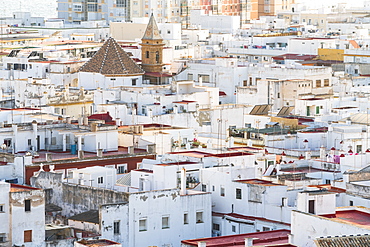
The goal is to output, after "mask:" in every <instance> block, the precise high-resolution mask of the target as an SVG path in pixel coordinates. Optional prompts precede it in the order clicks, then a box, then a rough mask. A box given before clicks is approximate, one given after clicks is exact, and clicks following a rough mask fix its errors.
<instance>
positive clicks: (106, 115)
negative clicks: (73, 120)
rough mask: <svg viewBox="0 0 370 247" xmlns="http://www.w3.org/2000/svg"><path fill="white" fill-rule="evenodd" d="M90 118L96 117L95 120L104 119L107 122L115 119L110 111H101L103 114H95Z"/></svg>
mask: <svg viewBox="0 0 370 247" xmlns="http://www.w3.org/2000/svg"><path fill="white" fill-rule="evenodd" d="M88 119H94V120H104V121H105V123H109V122H112V121H113V118H112V117H111V116H110V115H109V112H107V113H101V114H93V115H91V116H90V117H88Z"/></svg>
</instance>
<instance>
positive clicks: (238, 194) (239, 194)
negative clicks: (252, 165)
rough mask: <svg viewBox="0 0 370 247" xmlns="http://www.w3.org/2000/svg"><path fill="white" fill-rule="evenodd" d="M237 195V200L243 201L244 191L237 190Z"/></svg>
mask: <svg viewBox="0 0 370 247" xmlns="http://www.w3.org/2000/svg"><path fill="white" fill-rule="evenodd" d="M235 193H236V196H235V197H236V199H242V189H236V190H235Z"/></svg>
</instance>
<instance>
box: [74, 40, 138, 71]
mask: <svg viewBox="0 0 370 247" xmlns="http://www.w3.org/2000/svg"><path fill="white" fill-rule="evenodd" d="M80 71H81V72H92V73H100V74H103V75H133V74H144V71H143V70H142V69H141V68H140V67H139V65H137V64H136V63H135V62H134V61H133V60H132V59H131V58H130V57H129V56H128V54H127V53H126V52H125V51H124V50H123V49H122V47H121V46H120V45H119V44H118V43H117V42H116V41H115V40H114V39H113V38H109V39H108V40H107V41H106V42H105V43H104V45H103V46H102V47H101V48H100V49H99V50H98V52H97V53H96V54H95V55H94V56H93V57H92V58H91V59H90V60H89V61H88V62H86V63H85V64H84V65H83V66H82V67H81V68H80Z"/></svg>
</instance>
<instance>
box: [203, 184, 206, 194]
mask: <svg viewBox="0 0 370 247" xmlns="http://www.w3.org/2000/svg"><path fill="white" fill-rule="evenodd" d="M202 191H203V192H207V185H206V184H202Z"/></svg>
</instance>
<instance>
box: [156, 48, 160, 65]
mask: <svg viewBox="0 0 370 247" xmlns="http://www.w3.org/2000/svg"><path fill="white" fill-rule="evenodd" d="M155 62H156V63H160V59H159V52H158V51H156V52H155Z"/></svg>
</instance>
